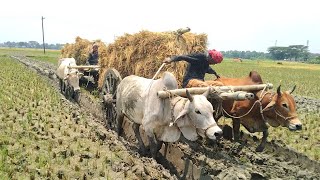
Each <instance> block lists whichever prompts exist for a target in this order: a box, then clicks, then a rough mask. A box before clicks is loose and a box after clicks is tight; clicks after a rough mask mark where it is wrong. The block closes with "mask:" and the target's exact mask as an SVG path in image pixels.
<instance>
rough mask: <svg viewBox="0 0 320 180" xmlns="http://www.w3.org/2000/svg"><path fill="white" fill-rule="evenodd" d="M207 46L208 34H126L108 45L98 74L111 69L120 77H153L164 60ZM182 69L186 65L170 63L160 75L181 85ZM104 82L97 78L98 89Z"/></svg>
mask: <svg viewBox="0 0 320 180" xmlns="http://www.w3.org/2000/svg"><path fill="white" fill-rule="evenodd" d="M206 44H207V35H205V34H200V35H196V34H193V33H185V34H183V35H177V33H175V32H161V33H158V32H150V31H141V32H139V33H136V34H132V35H131V34H125V35H124V36H121V37H118V38H117V39H116V40H115V42H114V43H112V44H109V45H108V47H107V54H106V56H104V57H102V58H101V59H100V65H101V66H102V67H103V68H102V72H100V75H103V74H104V72H105V71H106V70H107V69H108V68H109V67H112V68H115V69H117V70H118V71H119V73H120V74H121V76H122V78H124V77H126V76H128V75H131V74H134V75H138V76H141V77H146V78H152V77H153V76H154V75H155V73H156V72H157V70H158V68H159V67H160V66H161V64H162V61H163V60H164V59H165V58H166V57H170V56H173V55H182V54H188V53H194V52H203V51H204V50H205V49H206ZM185 68H186V63H185V62H178V63H171V64H170V65H166V66H165V67H164V68H163V69H162V72H164V71H170V72H172V73H173V74H174V75H175V77H176V78H177V80H178V83H179V85H180V86H181V83H182V78H183V74H184V72H185ZM159 76H161V74H160V75H159ZM103 80H104V77H102V76H100V78H99V86H100V87H101V86H102V83H103Z"/></svg>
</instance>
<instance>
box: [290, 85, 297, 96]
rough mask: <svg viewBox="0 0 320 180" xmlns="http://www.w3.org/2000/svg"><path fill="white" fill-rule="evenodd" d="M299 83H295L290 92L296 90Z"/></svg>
mask: <svg viewBox="0 0 320 180" xmlns="http://www.w3.org/2000/svg"><path fill="white" fill-rule="evenodd" d="M296 87H297V85H294V86H293V88H292V89H291V91H289V93H290V94H292V93H293V91H294V90H296Z"/></svg>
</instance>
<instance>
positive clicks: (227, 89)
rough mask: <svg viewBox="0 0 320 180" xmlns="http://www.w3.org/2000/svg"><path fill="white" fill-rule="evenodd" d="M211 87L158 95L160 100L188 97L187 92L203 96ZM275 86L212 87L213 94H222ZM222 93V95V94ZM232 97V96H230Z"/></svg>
mask: <svg viewBox="0 0 320 180" xmlns="http://www.w3.org/2000/svg"><path fill="white" fill-rule="evenodd" d="M208 88H209V87H193V88H184V89H174V90H167V91H158V92H157V95H158V97H159V98H168V97H169V96H170V95H172V94H176V95H179V96H184V97H186V90H188V91H189V93H190V94H203V93H204V92H205V91H207V90H208ZM272 88H273V84H271V83H267V84H258V85H244V86H211V92H210V94H211V93H216V92H221V93H233V92H235V91H249V92H250V91H258V90H262V89H272ZM221 93H220V94H221ZM229 96H230V95H229Z"/></svg>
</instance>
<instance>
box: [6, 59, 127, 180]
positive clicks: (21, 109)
mask: <svg viewBox="0 0 320 180" xmlns="http://www.w3.org/2000/svg"><path fill="white" fill-rule="evenodd" d="M0 62H1V66H0V72H1V76H0V85H1V88H0V129H1V131H0V179H58V178H64V179H80V178H83V177H84V176H85V175H86V176H87V178H89V179H101V178H102V179H104V178H108V177H110V178H111V179H112V178H113V177H116V176H119V177H120V178H124V177H123V176H124V175H123V172H119V173H118V172H113V171H112V165H110V164H108V163H106V162H105V161H104V160H105V159H106V158H108V159H110V157H117V155H118V152H112V151H110V149H109V145H108V144H105V143H104V142H102V141H101V140H99V139H96V138H97V137H96V136H95V134H96V132H101V131H98V128H97V124H95V123H94V122H90V123H88V122H87V121H86V119H88V117H86V115H85V114H82V113H81V112H80V114H79V115H80V116H79V118H80V119H78V120H76V119H75V118H78V117H73V113H75V112H74V110H73V109H72V107H70V106H64V105H63V104H64V102H63V101H62V100H61V97H60V94H59V93H58V92H57V90H56V89H54V88H53V87H52V86H51V85H50V84H48V83H47V82H46V81H45V80H44V79H43V78H41V77H40V76H39V75H38V74H36V73H35V72H33V71H31V70H29V69H27V68H26V67H25V66H24V65H22V64H20V63H18V62H16V61H14V60H13V59H11V58H10V57H7V56H0ZM17 72H18V73H17ZM102 131H103V133H106V132H107V131H106V130H105V129H104V128H103V129H102ZM78 144H80V145H81V146H78ZM119 148H120V149H121V150H122V151H123V152H126V151H125V150H124V149H125V147H122V146H119ZM95 154H99V156H94V155H95ZM83 155H88V156H89V157H90V158H83V159H82V160H80V159H81V156H83ZM127 156H128V153H124V154H123V157H121V158H118V159H115V158H113V159H112V161H114V162H118V163H123V161H125V159H126V157H127Z"/></svg>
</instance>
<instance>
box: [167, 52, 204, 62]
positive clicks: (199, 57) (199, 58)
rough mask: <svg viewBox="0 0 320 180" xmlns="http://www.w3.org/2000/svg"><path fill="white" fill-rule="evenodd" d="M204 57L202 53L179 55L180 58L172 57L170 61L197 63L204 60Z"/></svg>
mask: <svg viewBox="0 0 320 180" xmlns="http://www.w3.org/2000/svg"><path fill="white" fill-rule="evenodd" d="M206 58H207V57H206V56H205V55H204V54H202V53H196V54H189V55H181V56H173V57H171V60H172V61H173V62H176V61H182V60H184V61H187V62H188V63H199V62H200V61H203V60H206Z"/></svg>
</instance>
